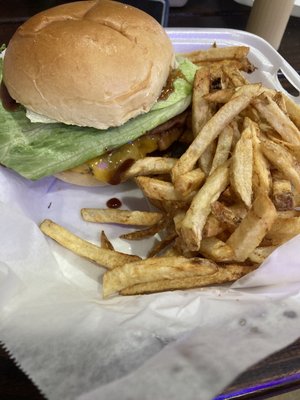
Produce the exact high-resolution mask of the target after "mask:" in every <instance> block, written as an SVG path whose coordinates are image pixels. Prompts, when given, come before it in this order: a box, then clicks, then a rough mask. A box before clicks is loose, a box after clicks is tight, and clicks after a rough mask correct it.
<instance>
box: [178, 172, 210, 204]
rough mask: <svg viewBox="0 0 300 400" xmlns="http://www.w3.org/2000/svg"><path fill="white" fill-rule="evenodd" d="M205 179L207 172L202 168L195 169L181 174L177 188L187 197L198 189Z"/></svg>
mask: <svg viewBox="0 0 300 400" xmlns="http://www.w3.org/2000/svg"><path fill="white" fill-rule="evenodd" d="M204 180H205V173H204V172H203V171H202V169H201V168H196V169H193V170H192V171H189V172H187V173H186V174H184V175H181V176H180V177H179V178H178V179H177V181H176V187H175V190H176V191H177V192H178V193H180V195H181V196H183V197H184V198H186V197H187V196H189V195H190V194H191V193H192V192H194V191H195V190H198V189H199V188H200V187H201V185H202V183H203V181H204Z"/></svg>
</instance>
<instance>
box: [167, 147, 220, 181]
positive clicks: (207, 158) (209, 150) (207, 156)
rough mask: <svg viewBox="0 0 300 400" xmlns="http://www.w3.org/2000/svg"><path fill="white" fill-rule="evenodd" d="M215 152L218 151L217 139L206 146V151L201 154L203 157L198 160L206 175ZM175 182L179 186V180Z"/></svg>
mask: <svg viewBox="0 0 300 400" xmlns="http://www.w3.org/2000/svg"><path fill="white" fill-rule="evenodd" d="M215 152H216V140H214V141H213V142H211V143H210V144H209V145H208V146H207V147H206V149H205V151H204V153H203V154H202V155H201V157H200V159H199V161H198V164H199V166H200V168H201V169H202V171H204V172H205V175H209V172H210V169H211V166H212V162H213V159H214V155H215ZM175 183H176V187H177V181H176V182H175Z"/></svg>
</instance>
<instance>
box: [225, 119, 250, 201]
mask: <svg viewBox="0 0 300 400" xmlns="http://www.w3.org/2000/svg"><path fill="white" fill-rule="evenodd" d="M252 136H253V132H252V129H251V126H247V127H246V128H245V129H244V131H243V132H242V134H241V137H240V139H239V141H238V142H237V144H236V146H235V150H234V153H233V156H232V160H231V166H230V183H231V187H232V188H233V190H234V191H235V193H236V194H237V195H238V196H239V198H240V199H241V200H242V201H243V202H244V203H245V204H246V206H247V207H250V206H251V203H252V171H253V144H252Z"/></svg>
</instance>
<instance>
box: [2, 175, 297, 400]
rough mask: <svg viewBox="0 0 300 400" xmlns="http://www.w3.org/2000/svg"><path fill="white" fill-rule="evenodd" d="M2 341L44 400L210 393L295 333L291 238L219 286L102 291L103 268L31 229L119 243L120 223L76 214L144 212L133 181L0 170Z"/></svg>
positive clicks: (141, 245) (140, 248)
mask: <svg viewBox="0 0 300 400" xmlns="http://www.w3.org/2000/svg"><path fill="white" fill-rule="evenodd" d="M0 184H1V187H2V188H3V190H2V191H1V194H0V201H1V203H0V238H1V240H0V263H1V264H0V289H1V294H0V307H1V314H0V338H1V340H2V341H3V343H4V344H5V346H6V348H7V349H8V350H9V351H10V353H11V354H12V356H13V358H14V359H15V360H16V362H17V363H18V365H20V366H21V368H22V369H23V370H24V371H25V372H26V373H27V374H28V375H29V376H30V377H31V379H32V380H33V381H34V382H35V383H36V384H37V386H38V387H39V388H40V390H41V391H42V392H43V393H44V394H45V395H46V397H47V398H49V399H51V400H56V399H62V398H64V399H67V400H68V399H75V398H77V397H78V396H81V397H80V400H89V399H97V400H102V399H103V400H104V399H110V400H113V399H119V398H120V393H122V395H121V396H122V398H123V399H128V400H129V399H141V398H142V399H153V398H157V399H167V398H172V399H174V400H176V399H182V398H184V399H186V400H189V399H191V400H194V399H195V398H198V397H197V395H198V394H199V393H201V400H202V399H203V400H205V399H211V398H213V397H214V396H215V395H217V394H218V393H219V392H220V391H221V390H222V389H223V388H224V387H225V386H226V385H228V384H229V383H230V382H231V381H232V380H233V379H234V378H235V377H236V376H237V375H238V374H239V373H241V372H242V371H243V370H245V369H246V368H247V367H248V366H250V365H251V364H253V363H254V362H256V361H258V360H260V359H261V358H263V357H265V356H266V355H268V354H270V353H272V352H274V351H276V350H278V349H280V348H282V347H283V346H285V345H287V344H289V343H290V342H292V341H294V340H295V339H296V338H297V337H298V335H299V330H300V318H299V316H300V302H299V301H300V295H299V292H300V279H299V278H300V263H299V262H298V246H299V244H300V238H299V237H297V238H295V239H293V240H292V241H291V242H289V243H287V244H286V245H285V246H282V248H280V249H279V250H278V251H276V252H274V253H273V254H272V255H271V257H270V260H268V261H267V262H266V263H265V264H264V265H263V266H262V267H261V268H260V269H259V270H257V271H255V272H253V273H252V274H250V275H249V276H247V277H245V278H243V279H241V280H240V281H239V282H236V283H235V284H234V285H233V287H232V289H230V288H227V287H220V288H205V289H194V290H188V291H174V292H166V293H159V294H153V295H147V296H132V297H121V296H116V297H114V298H111V299H108V300H102V298H101V275H102V274H103V271H104V270H103V269H102V268H101V267H97V266H96V265H94V264H92V263H89V262H88V261H86V260H83V259H81V258H79V257H77V256H76V255H74V254H72V253H70V252H68V251H66V250H65V249H63V248H61V247H60V246H58V245H57V244H56V243H55V242H53V241H51V240H50V239H46V238H45V237H44V235H43V234H42V233H41V232H40V231H39V229H38V226H37V224H38V223H39V222H41V221H42V220H43V219H44V218H51V219H53V220H54V221H56V222H58V223H61V224H62V225H64V226H65V227H67V228H69V229H71V230H72V231H73V232H74V233H76V234H78V235H80V236H81V237H84V238H86V239H87V240H90V241H92V242H95V243H96V242H97V241H98V240H99V232H100V230H102V229H103V228H105V231H106V233H107V234H108V236H109V237H110V238H112V240H113V242H114V244H115V245H116V246H117V247H118V248H119V249H120V250H123V251H133V252H136V253H138V254H140V255H143V254H145V252H146V249H147V247H149V243H147V241H143V242H135V243H133V244H132V245H129V242H125V241H121V240H119V239H118V238H117V237H118V235H119V234H120V233H123V232H125V231H128V230H129V229H127V228H124V227H120V226H118V225H113V226H110V225H106V226H104V225H102V226H100V225H98V224H91V223H86V222H83V221H82V220H81V217H80V209H81V208H82V207H105V204H106V201H107V200H108V199H109V198H111V197H118V198H120V199H121V200H122V202H123V208H129V209H147V208H148V204H147V203H146V202H145V201H144V199H143V196H142V194H141V193H140V192H139V191H138V190H137V189H136V188H135V186H134V185H133V184H127V185H122V186H120V187H119V186H118V187H103V188H102V187H101V188H89V189H87V188H78V187H75V186H72V185H67V184H65V183H62V182H59V181H57V180H55V179H52V178H51V179H44V180H42V181H40V182H35V183H32V182H28V181H25V180H24V179H22V178H20V177H19V176H17V175H16V174H14V173H13V172H11V171H9V170H7V169H5V168H0Z"/></svg>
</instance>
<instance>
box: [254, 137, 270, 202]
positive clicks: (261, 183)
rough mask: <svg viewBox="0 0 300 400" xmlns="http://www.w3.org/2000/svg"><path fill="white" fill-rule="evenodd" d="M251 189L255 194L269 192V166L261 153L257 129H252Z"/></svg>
mask: <svg viewBox="0 0 300 400" xmlns="http://www.w3.org/2000/svg"><path fill="white" fill-rule="evenodd" d="M252 140H253V181H252V184H253V191H254V193H255V194H256V195H257V194H259V193H266V194H267V195H269V194H270V191H271V185H272V178H271V172H270V166H269V163H268V161H267V159H266V158H265V156H264V154H263V153H262V150H261V146H260V140H259V138H258V130H257V129H254V131H253V136H252Z"/></svg>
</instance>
